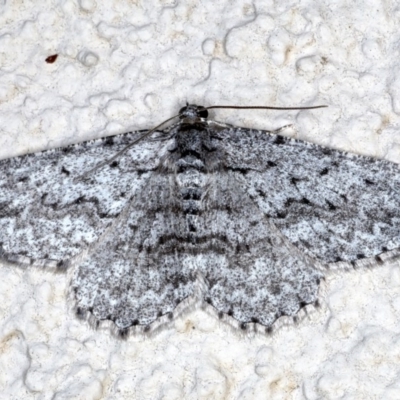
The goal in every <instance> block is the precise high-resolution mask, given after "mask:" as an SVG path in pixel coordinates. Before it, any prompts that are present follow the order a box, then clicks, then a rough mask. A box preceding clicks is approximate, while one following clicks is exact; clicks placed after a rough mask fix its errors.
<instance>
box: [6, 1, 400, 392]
mask: <svg viewBox="0 0 400 400" xmlns="http://www.w3.org/2000/svg"><path fill="white" fill-rule="evenodd" d="M396 7H397V8H396ZM399 23H400V8H399V7H398V6H397V5H396V3H395V2H382V3H376V4H374V6H373V7H371V6H370V5H368V4H366V2H365V1H358V2H357V1H356V2H353V3H352V4H351V5H349V4H348V3H346V2H335V3H334V4H332V2H320V1H318V2H317V1H304V2H301V4H298V2H289V3H287V2H286V3H284V4H283V3H282V4H278V5H274V4H273V3H272V2H271V3H269V2H263V1H258V2H253V3H243V2H236V3H232V2H228V1H226V2H218V4H214V3H213V2H208V3H199V2H195V1H192V2H190V1H189V2H172V1H171V2H169V1H161V2H156V1H154V2H153V1H147V2H142V3H140V2H139V3H137V2H136V3H131V2H125V1H112V2H108V3H107V5H103V4H102V3H100V2H96V1H94V0H82V1H76V2H74V1H66V2H63V3H62V4H59V3H57V4H56V3H54V2H51V1H47V2H46V1H44V2H40V4H37V2H31V3H29V2H23V3H14V4H13V3H6V2H3V3H1V5H0V27H1V28H0V132H1V135H0V141H1V145H0V154H1V158H6V157H11V156H14V155H19V154H25V153H27V152H33V151H37V150H40V149H43V148H52V147H57V146H60V145H66V144H70V143H77V142H80V141H82V140H85V139H90V138H95V137H103V136H106V135H110V134H114V133H120V132H125V131H128V130H132V129H145V128H150V127H152V126H155V125H157V124H158V123H159V122H160V121H162V120H163V119H166V118H168V117H169V116H171V115H174V114H176V112H177V110H178V109H179V108H180V106H182V105H184V103H185V102H186V100H187V101H189V102H192V103H198V104H203V105H211V104H216V103H219V104H237V105H249V104H269V105H278V106H296V105H308V104H316V103H325V104H328V105H329V108H328V109H324V110H322V111H319V112H316V111H314V112H275V113H272V112H268V113H267V112H258V111H257V112H256V111H241V112H237V111H235V112H232V111H229V112H228V111H220V112H218V116H216V117H215V118H216V119H218V120H219V121H225V122H227V123H231V124H235V125H240V126H244V127H251V128H257V129H276V128H279V127H280V126H283V125H287V124H293V126H294V127H295V130H293V129H288V130H287V131H286V132H284V133H285V134H286V135H289V136H292V137H296V138H299V139H302V140H307V141H311V142H315V143H318V144H322V145H325V146H328V147H333V148H336V149H340V150H346V151H351V152H354V153H359V154H366V155H370V156H374V157H377V158H385V159H387V160H390V161H394V162H397V163H399V162H400V146H399V144H400V137H399V131H400V126H399V125H400V124H399V117H398V113H399V112H400V103H399V100H398V99H399V98H400V96H399V95H400V78H399V75H398V74H399V72H398V71H400V68H399V65H398V60H399V50H398V43H399V40H400V38H399V36H400V35H399V33H398V29H397V26H398V24H399ZM53 54H58V55H59V56H58V58H57V59H56V60H55V62H54V63H46V61H45V60H46V58H47V57H48V56H50V55H53ZM150 162H151V160H150ZM0 275H1V279H0V298H1V301H0V309H1V311H0V313H1V316H2V318H1V324H0V370H1V371H2V373H1V374H0V387H1V390H0V391H1V393H2V396H4V398H19V399H36V398H40V399H47V398H57V399H62V398H65V399H71V398H77V399H80V398H82V399H88V398H90V399H101V398H105V399H107V398H109V399H112V398H122V399H123V398H127V399H132V398H138V399H154V398H165V399H175V398H176V399H178V398H179V399H180V398H189V399H198V398H204V399H206V398H218V399H219V398H221V399H222V398H227V399H234V398H240V399H257V398H260V399H261V398H271V399H274V398H276V399H280V398H284V399H287V398H290V399H301V398H308V399H318V398H332V399H333V398H338V397H342V398H355V397H358V398H366V399H368V398H371V399H372V398H389V399H390V398H393V399H394V398H399V397H400V383H399V381H400V378H399V376H400V369H399V366H398V359H399V356H400V349H399V345H398V342H399V340H400V326H399V321H400V295H399V292H400V289H399V287H400V272H399V266H398V265H397V264H390V263H389V264H386V265H384V266H380V267H379V268H373V269H364V270H360V269H357V270H355V271H349V272H338V274H331V275H330V276H329V277H328V279H327V282H326V285H325V286H326V287H325V304H324V305H323V306H322V307H321V309H320V310H319V311H317V312H315V313H313V314H310V315H309V316H308V317H307V318H305V319H304V320H303V321H302V322H301V323H300V324H299V325H298V326H292V327H287V328H284V329H281V330H280V331H279V332H277V333H276V334H274V335H273V336H271V337H267V336H255V337H253V338H248V337H246V336H240V335H238V334H237V333H236V332H235V331H231V330H230V328H229V327H228V326H227V325H224V324H222V323H219V322H218V320H216V319H215V318H214V317H212V316H209V315H208V314H207V313H206V312H204V311H202V310H194V311H193V312H191V313H189V314H186V315H184V316H182V317H181V318H180V319H178V320H177V321H176V322H175V325H173V326H172V327H171V328H170V329H168V330H163V331H161V332H160V333H159V334H157V335H156V336H154V337H151V338H143V337H130V338H128V340H126V341H121V340H117V339H115V338H114V337H112V336H110V335H109V332H108V330H104V331H103V330H98V331H94V330H92V329H90V328H89V327H88V326H87V325H86V324H85V323H82V322H79V321H77V320H76V319H75V318H74V316H73V315H72V313H70V312H69V310H68V309H67V306H66V301H65V298H66V291H67V286H68V283H69V281H68V278H67V277H66V276H65V275H62V274H52V273H46V272H44V271H43V270H39V269H33V268H32V269H27V270H21V269H15V268H11V267H7V266H2V268H0Z"/></svg>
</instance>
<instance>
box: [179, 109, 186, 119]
mask: <svg viewBox="0 0 400 400" xmlns="http://www.w3.org/2000/svg"><path fill="white" fill-rule="evenodd" d="M186 109H187V107H182V108H181V109H180V110H179V113H178V114H179V118H183V117H184V115H183V113H184V112H185V111H186Z"/></svg>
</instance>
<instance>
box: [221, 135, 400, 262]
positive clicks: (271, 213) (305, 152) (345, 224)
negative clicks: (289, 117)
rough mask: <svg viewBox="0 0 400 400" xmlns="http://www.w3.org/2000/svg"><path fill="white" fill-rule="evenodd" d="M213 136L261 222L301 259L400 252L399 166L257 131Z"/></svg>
mask: <svg viewBox="0 0 400 400" xmlns="http://www.w3.org/2000/svg"><path fill="white" fill-rule="evenodd" d="M219 136H220V137H221V138H222V139H223V140H224V148H225V149H226V159H225V160H224V164H225V166H226V167H227V168H230V169H233V170H240V171H241V173H242V174H243V175H244V177H245V179H246V183H247V188H248V193H249V195H250V196H251V197H252V198H253V199H254V201H255V202H256V203H257V205H258V206H259V207H260V209H261V210H262V211H263V212H264V214H265V216H266V217H267V218H268V219H269V220H270V221H271V222H273V223H274V224H275V226H276V227H277V228H278V229H279V231H280V232H282V234H284V235H285V236H286V237H287V238H288V240H289V241H290V242H291V243H292V244H294V245H295V246H296V247H297V248H298V249H300V250H301V251H302V252H304V253H305V254H308V255H310V256H313V257H315V258H316V259H318V260H320V261H321V262H323V263H325V264H329V263H340V262H347V263H353V264H354V263H357V262H358V261H356V260H362V259H365V258H368V257H374V256H378V261H379V254H381V253H385V252H387V251H390V250H396V249H397V248H399V246H400V171H399V167H398V165H397V164H393V163H390V162H388V161H384V160H377V159H373V158H370V157H364V156H358V155H353V154H350V153H344V152H341V151H337V150H332V149H328V148H324V147H321V146H318V145H315V144H311V143H307V142H303V141H300V140H294V139H290V138H286V137H283V136H279V135H274V134H271V133H268V132H262V131H255V130H249V129H227V130H225V131H223V132H220V133H219ZM243 149H246V151H245V152H243ZM361 264H362V263H361Z"/></svg>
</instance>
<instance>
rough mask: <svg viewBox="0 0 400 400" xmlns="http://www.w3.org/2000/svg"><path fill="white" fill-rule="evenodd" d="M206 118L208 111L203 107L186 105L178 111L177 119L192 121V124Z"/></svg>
mask: <svg viewBox="0 0 400 400" xmlns="http://www.w3.org/2000/svg"><path fill="white" fill-rule="evenodd" d="M207 117H208V111H207V109H206V108H205V107H203V106H196V105H195V104H187V105H186V107H182V108H181V109H180V110H179V118H180V119H185V120H189V121H190V120H192V121H193V122H196V121H198V120H199V119H200V120H204V119H206V118H207Z"/></svg>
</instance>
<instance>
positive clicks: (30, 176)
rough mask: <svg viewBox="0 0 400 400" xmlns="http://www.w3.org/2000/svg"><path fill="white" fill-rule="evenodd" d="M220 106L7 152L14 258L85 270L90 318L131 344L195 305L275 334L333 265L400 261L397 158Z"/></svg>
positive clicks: (8, 237)
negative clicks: (259, 125) (238, 118)
mask: <svg viewBox="0 0 400 400" xmlns="http://www.w3.org/2000/svg"><path fill="white" fill-rule="evenodd" d="M210 108H222V106H214V107H208V108H205V107H202V106H197V105H186V106H185V107H183V108H182V109H181V110H180V111H179V114H178V116H177V117H178V122H177V123H174V124H172V125H171V126H169V127H167V128H165V129H163V130H161V129H159V128H160V127H161V126H162V125H163V124H164V123H163V124H161V125H160V126H158V127H156V128H154V129H152V130H151V131H149V132H145V133H143V132H130V133H126V134H122V135H117V136H113V137H107V138H104V139H99V140H92V141H87V142H84V143H81V144H76V145H71V146H67V147H64V148H59V149H55V150H48V151H44V152H40V153H35V154H30V155H25V156H21V157H15V158H11V159H7V160H2V161H0V188H1V190H0V243H1V247H0V259H2V260H3V262H5V263H8V264H17V265H19V266H21V267H29V266H35V267H40V268H43V269H49V270H54V271H62V272H65V271H70V273H71V276H72V278H71V283H70V296H71V301H73V304H74V310H75V312H76V315H77V316H78V317H80V318H82V319H86V320H88V321H89V322H90V323H91V324H92V325H93V326H95V327H98V326H100V325H106V326H109V327H110V328H111V329H112V331H113V332H115V333H116V334H118V335H119V336H120V337H126V336H127V335H128V334H129V333H141V332H153V331H155V330H156V329H158V328H159V327H161V326H163V325H164V324H166V323H168V322H169V321H171V320H173V318H174V316H177V315H179V314H180V313H182V312H184V311H185V310H187V309H188V308H189V307H193V306H196V305H203V306H204V307H205V308H207V309H209V310H212V311H213V312H214V313H215V314H216V315H217V316H218V317H219V318H221V319H223V320H225V321H227V322H229V323H230V324H231V325H233V326H235V327H237V328H239V329H241V330H245V331H262V332H267V333H269V332H271V331H272V329H273V327H274V326H275V325H274V324H275V323H276V322H277V321H280V320H282V319H293V320H296V319H297V318H298V315H299V312H300V311H301V310H304V309H306V308H307V307H309V306H310V305H317V304H318V292H319V287H320V285H321V281H322V280H323V279H324V276H325V275H326V273H327V272H328V271H329V270H332V269H338V268H348V267H367V266H369V265H373V264H376V263H382V262H384V261H385V260H387V259H392V258H396V257H398V255H399V250H398V248H399V244H400V193H399V191H400V173H399V169H398V165H396V164H393V163H390V162H388V161H384V160H377V159H373V158H370V157H364V156H358V155H354V154H349V153H344V152H341V151H337V150H332V149H329V148H325V147H322V146H318V145H315V144H311V143H307V142H304V141H300V140H295V139H291V138H287V137H284V136H281V135H279V131H278V132H268V131H260V130H255V129H248V128H240V127H236V126H231V125H226V124H223V123H219V122H215V121H212V120H210V119H208V109H210ZM237 108H241V107H237ZM255 108H256V107H255ZM305 108H310V107H305ZM311 108H312V107H311ZM314 108H318V107H314ZM173 118H174V117H173ZM171 119H172V118H171ZM169 121H170V120H167V121H165V122H169Z"/></svg>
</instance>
